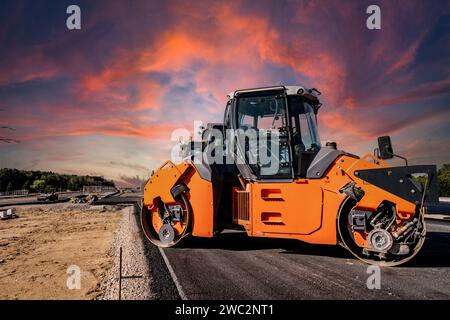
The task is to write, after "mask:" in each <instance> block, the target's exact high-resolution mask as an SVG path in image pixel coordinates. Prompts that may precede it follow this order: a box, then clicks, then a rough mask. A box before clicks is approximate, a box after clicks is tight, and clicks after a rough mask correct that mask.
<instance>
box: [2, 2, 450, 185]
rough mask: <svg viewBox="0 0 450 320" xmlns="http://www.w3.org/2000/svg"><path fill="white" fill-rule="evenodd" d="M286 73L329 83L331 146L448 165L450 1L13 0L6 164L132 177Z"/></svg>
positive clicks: (7, 18) (8, 29)
mask: <svg viewBox="0 0 450 320" xmlns="http://www.w3.org/2000/svg"><path fill="white" fill-rule="evenodd" d="M71 4H77V5H79V6H80V8H81V15H82V17H81V30H72V31H71V30H68V29H67V28H66V19H67V17H68V14H66V8H67V7H68V6H69V5H71ZM370 4H377V5H379V6H380V8H381V30H368V29H367V28H366V19H367V17H368V14H366V8H367V7H368V6H369V5H370ZM280 83H282V84H304V85H306V86H313V87H316V88H318V89H319V90H320V91H322V93H323V95H322V97H323V103H324V105H323V107H322V109H321V111H320V113H319V130H320V135H321V140H322V143H325V142H326V141H336V142H337V143H338V147H339V148H341V149H344V150H346V151H349V152H353V153H357V154H364V153H367V152H372V151H373V148H374V147H375V144H376V137H377V136H380V135H386V134H388V135H391V137H392V140H393V144H394V148H395V150H396V151H397V153H399V154H402V155H404V156H406V157H408V159H409V160H410V162H411V163H412V164H437V165H442V164H443V163H450V126H449V125H450V2H449V1H411V0H408V1H406V0H405V1H360V0H355V1H341V0H336V1H251V0H249V1H237V0H233V1H128V0H123V1H93V0H89V1H74V0H71V1H60V0H58V1H41V0H36V1H34V0H33V1H31V0H30V1H20V0H19V1H13V0H3V1H1V2H0V126H5V125H8V126H11V127H14V128H15V129H16V130H15V131H11V130H8V129H0V136H1V137H9V138H14V139H17V140H19V141H20V142H19V143H12V144H6V143H0V167H9V168H13V167H15V168H19V169H33V170H35V169H36V170H53V171H56V172H59V173H76V174H92V175H103V176H105V177H106V178H109V179H114V180H115V181H117V182H119V183H120V184H126V183H129V182H133V179H134V178H133V177H135V176H139V177H145V176H146V175H148V172H149V170H151V169H154V168H155V167H156V166H159V165H160V164H161V162H162V161H164V160H165V159H168V158H169V156H170V150H171V148H172V146H173V144H174V142H172V141H170V136H171V133H172V131H173V130H174V129H176V128H186V129H189V130H192V128H193V121H194V120H203V121H204V122H212V121H214V122H218V121H222V118H223V110H224V106H225V101H226V94H227V93H228V92H230V91H232V90H234V89H239V88H249V87H257V86H267V85H274V84H280Z"/></svg>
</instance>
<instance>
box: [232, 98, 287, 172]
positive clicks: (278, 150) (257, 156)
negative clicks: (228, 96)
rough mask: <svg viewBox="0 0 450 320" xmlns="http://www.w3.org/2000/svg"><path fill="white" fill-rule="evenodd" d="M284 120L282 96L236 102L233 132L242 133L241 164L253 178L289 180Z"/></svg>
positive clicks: (284, 107)
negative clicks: (242, 158)
mask: <svg viewBox="0 0 450 320" xmlns="http://www.w3.org/2000/svg"><path fill="white" fill-rule="evenodd" d="M287 120H288V117H287V108H286V100H285V97H284V96H282V95H274V94H273V93H271V94H270V95H267V94H261V95H257V96H255V95H252V96H243V97H240V98H239V99H238V103H237V129H240V130H242V133H240V135H239V137H240V141H241V143H242V150H243V152H244V154H245V161H246V162H247V163H248V164H249V166H250V167H251V169H252V170H253V172H254V173H255V174H256V175H258V176H271V177H272V178H283V177H288V178H289V177H291V175H292V173H291V167H290V163H291V160H290V156H289V144H288V142H287V141H288V136H287V127H288V125H287ZM283 132H285V133H286V134H283ZM244 150H245V151H244Z"/></svg>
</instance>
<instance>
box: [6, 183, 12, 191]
mask: <svg viewBox="0 0 450 320" xmlns="http://www.w3.org/2000/svg"><path fill="white" fill-rule="evenodd" d="M11 191H13V186H12V183H11V182H9V183H8V186H7V187H6V192H11Z"/></svg>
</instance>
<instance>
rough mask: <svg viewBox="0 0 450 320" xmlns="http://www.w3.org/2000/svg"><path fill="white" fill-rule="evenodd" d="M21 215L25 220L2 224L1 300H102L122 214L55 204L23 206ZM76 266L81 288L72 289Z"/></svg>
mask: <svg viewBox="0 0 450 320" xmlns="http://www.w3.org/2000/svg"><path fill="white" fill-rule="evenodd" d="M16 213H17V215H18V216H19V218H17V219H10V220H2V221H0V299H95V298H96V297H97V296H98V295H100V293H101V292H100V289H99V283H100V281H101V279H102V277H103V275H104V274H105V272H106V270H107V268H108V267H109V266H110V265H111V263H112V261H111V259H112V258H111V256H110V255H108V251H109V250H110V248H111V244H112V241H113V238H114V233H115V231H116V229H117V227H118V223H119V221H120V219H121V217H122V212H121V211H119V210H118V209H113V208H111V209H108V210H101V209H94V210H92V209H90V208H89V206H87V205H71V204H55V205H46V206H28V207H18V208H17V211H16ZM71 265H76V266H78V267H79V268H80V271H81V277H80V282H81V283H80V284H81V287H80V289H72V290H69V289H68V286H67V281H68V277H69V274H68V273H67V271H68V267H69V266H71ZM72 278H73V276H72ZM72 283H74V282H72Z"/></svg>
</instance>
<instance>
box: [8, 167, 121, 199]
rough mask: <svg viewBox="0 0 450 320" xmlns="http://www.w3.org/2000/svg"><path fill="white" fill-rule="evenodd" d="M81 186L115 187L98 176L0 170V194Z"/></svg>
mask: <svg viewBox="0 0 450 320" xmlns="http://www.w3.org/2000/svg"><path fill="white" fill-rule="evenodd" d="M83 186H108V187H115V185H114V182H113V181H110V180H106V179H105V178H103V177H99V176H78V175H67V174H58V173H54V172H47V171H28V170H18V169H8V168H4V169H0V192H1V193H4V192H11V191H13V190H28V191H29V192H53V191H65V190H81V189H82V188H83Z"/></svg>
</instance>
